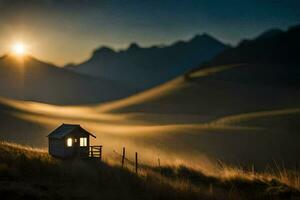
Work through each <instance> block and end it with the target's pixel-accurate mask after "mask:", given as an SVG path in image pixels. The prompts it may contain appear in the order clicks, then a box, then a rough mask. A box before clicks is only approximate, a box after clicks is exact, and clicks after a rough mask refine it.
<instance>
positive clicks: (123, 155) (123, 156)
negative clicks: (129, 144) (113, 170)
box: [122, 147, 125, 167]
mask: <svg viewBox="0 0 300 200" xmlns="http://www.w3.org/2000/svg"><path fill="white" fill-rule="evenodd" d="M124 161H125V147H123V154H122V167H124Z"/></svg>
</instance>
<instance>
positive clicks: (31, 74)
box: [0, 55, 133, 104]
mask: <svg viewBox="0 0 300 200" xmlns="http://www.w3.org/2000/svg"><path fill="white" fill-rule="evenodd" d="M132 92H133V90H132V89H130V87H126V86H125V85H124V84H121V83H117V82H116V81H110V80H106V79H103V78H100V77H97V78H95V77H92V76H87V75H81V74H79V73H76V72H73V71H70V70H67V69H63V68H59V67H57V66H55V65H52V64H49V63H45V62H42V61H39V60H37V59H35V58H33V57H30V56H26V57H24V58H17V57H15V56H13V55H6V56H3V57H1V58H0V95H1V96H5V97H9V98H15V99H22V100H33V101H39V102H47V103H54V104H80V103H95V102H104V101H109V100H113V99H117V98H121V97H125V96H126V95H128V94H131V93H132Z"/></svg>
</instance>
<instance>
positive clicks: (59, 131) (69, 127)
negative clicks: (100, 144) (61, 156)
mask: <svg viewBox="0 0 300 200" xmlns="http://www.w3.org/2000/svg"><path fill="white" fill-rule="evenodd" d="M75 129H79V130H80V131H81V132H83V133H86V134H88V135H90V136H92V137H94V138H96V136H95V135H93V134H91V133H89V132H88V131H87V130H85V129H83V128H82V127H81V126H80V125H79V124H62V125H61V126H59V127H58V128H56V129H55V130H54V131H52V132H51V133H50V134H49V135H48V137H51V138H57V139H61V138H64V137H65V136H67V135H68V134H69V133H71V132H72V131H74V130H75Z"/></svg>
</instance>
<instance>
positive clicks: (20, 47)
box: [11, 42, 26, 57]
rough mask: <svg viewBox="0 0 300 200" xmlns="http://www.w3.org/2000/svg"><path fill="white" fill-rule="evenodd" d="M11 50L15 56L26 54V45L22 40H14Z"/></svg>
mask: <svg viewBox="0 0 300 200" xmlns="http://www.w3.org/2000/svg"><path fill="white" fill-rule="evenodd" d="M11 51H12V53H13V54H15V55H16V56H20V57H22V56H24V55H25V54H26V46H25V44H24V43H23V42H16V43H14V44H13V45H12V47H11Z"/></svg>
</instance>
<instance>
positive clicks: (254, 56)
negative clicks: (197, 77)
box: [187, 26, 300, 86]
mask: <svg viewBox="0 0 300 200" xmlns="http://www.w3.org/2000/svg"><path fill="white" fill-rule="evenodd" d="M299 35H300V26H294V27H291V28H290V29H289V30H288V31H286V32H284V31H281V30H278V29H272V30H270V31H267V32H265V33H263V34H261V35H260V36H258V37H256V38H255V39H253V40H244V41H242V42H240V44H239V45H238V46H237V47H235V48H228V49H226V50H225V51H223V52H222V53H220V54H218V55H217V56H216V57H215V58H213V59H212V60H211V61H209V62H208V63H206V64H205V65H200V66H199V67H198V68H195V69H194V70H191V73H192V72H193V71H197V70H198V69H200V68H203V67H211V66H220V65H232V64H243V66H242V67H239V68H235V69H234V70H230V71H226V73H225V72H224V73H218V74H217V75H215V76H214V78H215V79H222V80H231V81H239V82H248V83H255V82H257V83H266V84H289V85H293V86H299V85H300V79H299V77H300V68H299V65H300V59H299V52H300V38H299ZM188 74H189V73H187V76H188Z"/></svg>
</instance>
